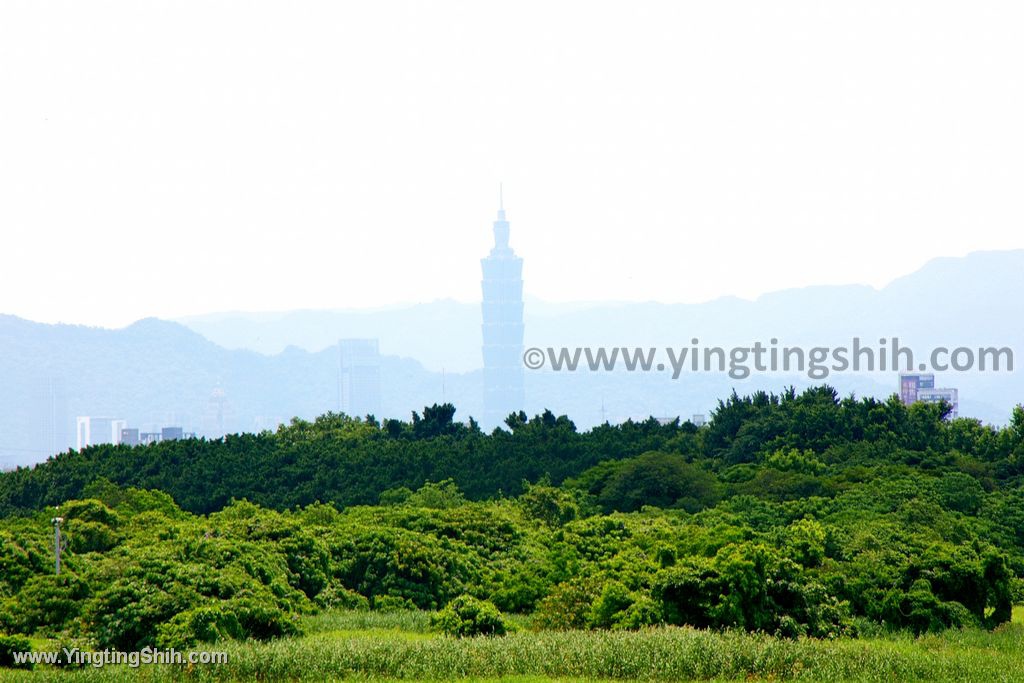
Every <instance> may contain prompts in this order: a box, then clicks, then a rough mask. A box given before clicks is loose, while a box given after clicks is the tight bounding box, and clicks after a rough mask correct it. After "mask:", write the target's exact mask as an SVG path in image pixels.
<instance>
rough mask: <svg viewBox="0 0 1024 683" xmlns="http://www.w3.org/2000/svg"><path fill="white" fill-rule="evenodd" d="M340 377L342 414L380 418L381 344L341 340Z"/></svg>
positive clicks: (363, 340)
mask: <svg viewBox="0 0 1024 683" xmlns="http://www.w3.org/2000/svg"><path fill="white" fill-rule="evenodd" d="M338 346H339V348H340V351H341V357H340V361H341V365H340V369H341V372H340V373H339V377H338V380H339V381H338V393H339V397H338V398H339V403H340V404H341V406H340V408H341V412H343V413H345V414H346V415H348V416H349V417H366V416H367V415H373V416H375V417H380V344H379V342H378V341H377V340H376V339H342V340H341V341H340V342H338Z"/></svg>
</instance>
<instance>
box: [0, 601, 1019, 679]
mask: <svg viewBox="0 0 1024 683" xmlns="http://www.w3.org/2000/svg"><path fill="white" fill-rule="evenodd" d="M429 621H430V618H429V615H428V614H427V613H422V612H408V611H397V612H390V613H379V612H351V611H336V610H335V611H328V612H326V613H324V614H322V615H319V616H317V617H311V618H306V619H304V623H303V630H304V631H306V632H307V634H306V635H304V636H301V637H293V638H286V639H279V640H275V641H271V642H267V643H254V642H248V643H237V642H236V643H228V644H225V645H222V646H219V649H222V650H224V651H226V652H227V653H228V655H229V663H228V664H225V665H219V666H206V667H202V666H197V667H175V666H159V667H152V668H142V669H139V670H137V671H135V672H134V674H135V675H137V676H138V677H139V678H141V679H143V680H151V681H178V680H188V681H228V680H230V681H249V680H316V681H330V680H342V679H351V678H356V679H362V680H447V679H451V678H465V679H469V680H494V679H499V680H514V681H533V680H551V679H554V680H674V681H688V680H750V679H751V678H759V679H768V680H791V679H792V680H808V681H847V680H922V681H923V680H931V681H1015V680H1020V676H1021V674H1022V672H1024V626H1022V625H1021V624H1016V623H1015V624H1013V625H1007V626H1004V627H1002V628H1000V629H999V630H997V631H995V632H987V631H980V630H972V629H968V630H954V631H946V632H944V633H942V634H937V635H929V636H923V637H919V638H915V637H913V636H912V635H910V634H908V633H898V634H887V635H876V636H871V637H865V638H861V639H857V640H852V639H840V640H833V641H822V640H814V639H797V640H792V639H780V638H775V637H771V636H768V635H765V634H747V633H743V632H739V631H726V632H713V631H701V630H695V629H691V628H688V627H684V628H678V627H659V628H652V629H645V630H641V631H636V632H623V631H587V632H579V631H570V632H532V631H519V632H515V633H511V634H509V635H507V636H504V637H479V638H462V639H456V638H449V637H445V636H442V635H439V634H436V633H431V632H430V631H429V627H428V624H429ZM128 673H129V670H128V669H126V668H125V667H110V668H104V669H94V668H90V667H85V668H82V669H54V668H49V667H38V668H37V669H36V670H35V671H33V672H23V673H20V674H16V673H15V672H10V674H9V678H10V680H25V681H38V680H51V679H52V680H57V681H83V683H84V682H87V681H119V680H123V679H124V677H125V676H126V674H128Z"/></svg>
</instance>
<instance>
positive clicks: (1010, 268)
mask: <svg viewBox="0 0 1024 683" xmlns="http://www.w3.org/2000/svg"><path fill="white" fill-rule="evenodd" d="M1022 290H1024V249H1020V250H1013V251H988V252H975V253H972V254H970V255H968V256H965V257H961V258H940V259H935V260H933V261H930V262H928V263H927V264H926V265H925V266H924V267H923V268H921V269H920V270H918V271H916V272H914V273H911V274H909V275H906V276H904V277H901V278H898V279H896V280H894V281H893V282H891V283H890V284H889V285H887V286H886V287H883V288H882V289H878V290H876V289H874V288H872V287H868V286H866V285H839V286H816V287H807V288H801V289H789V290H782V291H778V292H772V293H768V294H765V295H763V296H761V297H759V298H758V299H756V300H754V301H748V300H744V299H738V298H735V297H723V298H720V299H715V300H712V301H709V302H706V303H701V304H661V303H653V302H647V303H643V302H641V303H587V304H551V303H546V302H539V301H530V300H527V302H526V314H525V315H526V343H527V345H528V346H553V345H565V344H573V345H600V344H618V345H631V346H642V345H648V344H651V345H659V346H665V345H671V344H674V345H677V346H678V345H684V344H687V343H689V340H690V338H691V337H693V336H697V337H699V338H700V339H701V340H702V341H707V342H716V343H729V344H740V343H751V342H753V341H756V340H763V341H767V338H769V337H772V336H776V337H780V338H783V339H784V341H789V342H792V343H829V344H835V343H840V342H842V341H844V340H845V341H849V339H850V338H851V337H853V336H860V337H862V338H864V339H870V338H872V337H876V338H877V337H878V336H887V337H889V336H899V337H900V338H901V339H906V340H907V342H908V343H912V344H913V343H918V344H928V345H935V344H950V345H956V344H959V343H971V344H980V343H985V344H997V345H1011V346H1012V345H1014V344H1020V343H1021V342H1022V341H1024V334H1021V329H1022V328H1024V323H1018V324H1017V325H1016V328H1014V325H1013V324H1012V320H1011V319H1012V318H1013V317H1014V316H1016V319H1017V320H1018V321H1019V320H1022V319H1024V318H1022V317H1021V314H1022V313H1024V301H1022V300H1021V298H1020V297H1015V296H1014V293H1019V292H1021V291H1022ZM178 322H181V323H182V324H184V325H185V326H187V327H189V328H191V329H193V330H195V331H196V332H199V333H200V334H202V335H203V336H204V337H206V338H207V339H210V340H212V341H214V342H216V343H217V344H220V345H221V346H224V347H226V348H238V349H250V350H255V351H259V352H261V353H277V352H278V351H280V350H282V349H283V348H285V347H286V346H289V345H294V346H298V347H300V348H303V349H305V350H307V351H319V350H322V349H324V348H326V347H327V346H330V345H332V344H335V343H336V342H337V340H338V339H339V338H342V337H376V338H379V339H380V340H381V347H382V350H384V351H385V352H387V353H392V354H395V355H400V356H407V357H411V358H416V359H417V360H419V361H420V362H421V363H423V365H424V366H425V367H427V368H429V369H432V370H441V369H442V368H446V369H448V370H451V371H456V372H461V371H467V370H472V369H476V368H478V367H480V366H481V364H482V361H481V357H480V307H479V304H476V303H472V304H471V303H459V302H455V301H451V300H444V301H435V302H432V303H426V304H413V305H409V306H405V307H400V308H387V309H380V310H372V311H316V310H299V311H286V312H280V313H219V314H210V315H202V316H192V317H187V318H182V319H180V320H179V321H178Z"/></svg>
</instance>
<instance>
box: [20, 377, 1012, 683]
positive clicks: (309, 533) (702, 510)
mask: <svg viewBox="0 0 1024 683" xmlns="http://www.w3.org/2000/svg"><path fill="white" fill-rule="evenodd" d="M453 414H454V409H452V408H451V407H450V406H434V407H432V408H429V409H427V410H426V411H424V415H423V416H422V417H421V416H419V415H414V419H413V420H412V421H411V422H409V423H400V422H395V421H389V422H386V423H385V424H378V423H377V422H376V421H375V420H372V419H368V420H357V419H351V418H348V417H345V416H338V415H327V416H324V417H323V418H320V419H318V420H317V421H315V422H312V423H308V422H302V421H295V422H293V424H292V425H290V426H288V427H283V428H281V429H280V430H279V431H278V432H276V433H274V434H270V433H267V434H263V435H258V436H252V435H243V436H237V437H228V438H226V439H224V440H222V441H216V442H207V441H201V440H200V441H196V440H192V441H184V442H177V443H170V444H161V445H160V446H154V447H142V448H135V449H128V448H122V447H101V448H95V449H86V450H85V451H84V452H83V453H70V454H66V455H62V456H59V457H57V458H54V459H52V460H51V461H49V462H47V463H45V464H43V465H41V466H39V467H36V468H34V469H26V470H19V471H16V472H13V473H8V474H4V475H0V510H3V514H4V516H3V517H2V518H0V660H2V659H3V648H4V647H6V645H5V643H7V645H10V643H11V642H16V643H23V642H24V640H14V641H12V640H11V639H12V638H13V639H26V638H27V639H30V643H31V644H32V645H33V646H34V647H36V648H37V649H39V648H41V647H43V646H44V645H45V646H47V647H51V648H53V649H58V647H59V646H64V645H72V646H75V647H79V648H82V649H105V648H110V649H113V650H121V651H137V650H139V649H141V648H143V647H157V648H168V647H174V648H177V649H225V650H227V651H229V652H231V653H232V655H233V658H232V661H231V663H230V664H229V665H228V666H227V667H222V668H219V669H216V670H214V669H203V670H198V669H196V670H190V671H189V672H182V671H178V670H171V669H167V670H163V669H161V670H160V671H159V673H151V674H149V675H154V676H159V677H168V676H170V677H175V676H185V675H188V676H200V677H204V676H205V677H226V678H236V679H238V680H246V679H250V678H253V677H257V678H265V679H276V678H281V677H284V678H313V679H316V678H319V677H321V676H322V675H328V674H329V675H330V676H342V675H354V676H364V677H378V678H380V677H383V678H387V677H397V678H431V677H448V676H451V675H458V676H465V677H495V676H556V677H570V678H579V677H582V678H592V677H610V678H638V679H649V678H652V677H661V678H674V679H687V678H696V679H709V678H710V679H713V678H724V679H728V678H737V677H739V678H742V677H746V676H748V675H752V676H764V677H777V678H805V677H810V678H812V679H820V680H836V679H847V678H877V677H878V676H879V675H881V676H883V677H891V678H899V679H904V678H933V679H944V680H953V679H959V680H963V679H971V678H975V679H986V680H989V679H992V678H1000V677H1005V678H1007V679H1009V680H1012V679H1013V678H1015V677H1016V678H1020V677H1022V676H1024V668H1022V666H1021V661H1020V655H1019V654H1018V653H1019V652H1020V650H1021V647H1020V646H1021V645H1022V644H1024V643H1021V637H1022V634H1021V627H1020V626H1018V625H1016V624H1014V625H1011V624H1009V623H1008V622H1009V621H1010V619H1011V611H1012V607H1013V605H1014V604H1015V603H1021V602H1024V590H1022V585H1024V583H1022V581H1021V578H1020V577H1022V576H1024V488H1022V486H1021V477H1022V473H1024V410H1020V409H1018V410H1017V411H1016V412H1015V414H1014V416H1013V420H1012V422H1011V425H1010V426H1008V427H1006V428H1003V429H995V428H990V427H984V426H982V425H980V424H978V423H976V422H974V421H971V420H951V421H950V420H946V419H945V407H943V406H929V405H915V406H912V407H910V408H907V407H904V406H902V405H901V404H899V402H898V401H895V400H893V401H888V402H882V403H880V402H877V401H873V400H870V399H867V400H859V401H858V400H855V399H852V398H849V399H839V398H838V397H836V396H835V394H834V392H832V391H831V390H830V389H828V388H827V387H825V388H820V389H814V390H809V391H807V392H805V393H804V394H800V395H797V394H795V393H793V392H787V393H785V394H783V395H781V396H769V395H764V394H759V395H756V396H753V397H748V398H740V397H737V396H733V397H732V398H730V399H729V400H728V401H725V402H723V403H722V404H721V405H720V406H719V409H718V410H717V411H716V412H715V414H714V415H713V416H712V420H711V423H710V424H709V425H708V426H707V427H702V428H699V429H698V428H697V427H695V426H694V425H692V424H689V423H686V424H678V423H676V424H669V425H661V424H658V423H657V422H656V421H654V420H651V421H648V422H644V423H627V424H625V425H620V426H615V427H612V426H607V425H606V426H604V427H600V428H597V429H595V430H591V431H590V432H585V433H582V434H581V433H578V432H577V431H576V430H575V427H574V426H573V425H572V423H571V422H570V421H569V420H568V419H567V418H564V417H559V418H556V417H554V416H553V415H551V414H550V413H545V414H544V415H540V416H537V417H536V418H533V419H531V420H527V419H526V417H525V416H522V415H520V416H515V415H514V416H511V417H510V418H509V421H508V423H509V427H510V432H508V433H506V432H501V431H497V432H495V433H493V434H490V435H487V434H484V433H482V432H481V431H480V430H479V429H478V428H477V427H476V426H475V424H473V423H471V424H469V425H462V424H459V423H456V422H454V420H453ZM437 475H445V476H444V477H439V478H438V479H436V480H434V481H431V478H432V477H433V476H437ZM520 475H522V477H523V478H521V479H517V480H515V481H514V482H512V481H511V478H512V477H516V476H520ZM224 482H234V484H233V486H235V487H236V488H237V491H238V493H240V494H242V495H239V499H236V500H230V499H228V500H226V501H225V502H224V504H223V505H222V506H221V507H219V508H210V505H211V503H210V501H211V500H212V501H217V500H220V499H221V498H223V497H224V495H225V494H224V493H223V491H224V490H226V489H225V488H224V487H225V486H227V485H226V484H225V483H224ZM136 484H142V485H145V486H148V487H150V488H140V487H138V486H136ZM204 496H209V497H208V498H205V497H204ZM245 498H249V499H250V500H245ZM368 499H369V500H368ZM317 501H327V502H324V503H320V502H317ZM365 502H369V503H372V504H362V503H365ZM54 506H56V507H54ZM55 514H56V515H58V516H60V517H62V518H64V520H65V521H64V532H65V535H66V538H67V540H68V547H67V549H66V553H65V562H64V570H63V572H62V573H61V575H60V576H59V577H57V576H54V575H53V568H52V552H53V549H52V543H53V536H52V526H51V521H50V520H51V518H52V517H53V516H54V515H55ZM428 612H429V614H428ZM396 620H397V621H396ZM442 634H447V636H444V635H442ZM480 634H487V636H485V637H474V636H478V635H480ZM929 634H931V635H929ZM2 663H3V662H2V661H0V664H2ZM37 673H42V674H46V673H47V672H46V671H41V672H37ZM50 673H54V672H50ZM1011 674H1012V675H1011ZM54 675H56V674H54ZM70 675H73V676H83V677H103V676H108V675H113V674H108V673H105V672H88V671H87V672H80V673H77V674H76V673H73V672H72V673H71V674H70Z"/></svg>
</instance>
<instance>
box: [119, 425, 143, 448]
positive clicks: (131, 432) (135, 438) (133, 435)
mask: <svg viewBox="0 0 1024 683" xmlns="http://www.w3.org/2000/svg"><path fill="white" fill-rule="evenodd" d="M119 443H122V444H124V445H125V446H138V445H139V444H140V443H141V442H140V441H139V430H138V429H135V428H130V427H129V428H125V429H122V430H121V440H120V442H119Z"/></svg>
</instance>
